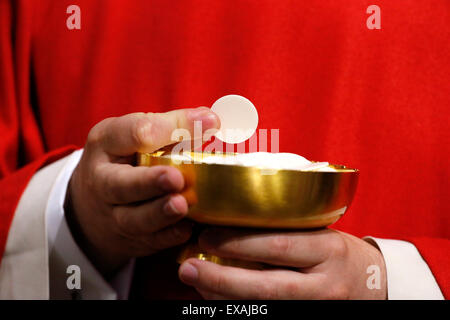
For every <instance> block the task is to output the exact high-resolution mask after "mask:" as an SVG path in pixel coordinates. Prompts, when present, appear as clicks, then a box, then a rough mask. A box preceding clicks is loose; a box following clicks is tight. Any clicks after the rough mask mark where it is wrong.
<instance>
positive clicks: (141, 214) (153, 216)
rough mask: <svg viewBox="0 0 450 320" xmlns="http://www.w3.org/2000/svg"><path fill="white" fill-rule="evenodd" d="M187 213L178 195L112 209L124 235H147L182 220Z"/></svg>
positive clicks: (185, 203)
mask: <svg viewBox="0 0 450 320" xmlns="http://www.w3.org/2000/svg"><path fill="white" fill-rule="evenodd" d="M187 212H188V205H187V202H186V199H185V198H184V197H183V196H182V195H180V194H174V195H169V196H166V197H163V198H158V199H156V200H153V201H148V202H145V203H143V204H140V205H124V206H116V207H114V208H113V211H112V214H113V217H114V219H115V221H116V223H117V226H118V228H119V229H120V231H121V232H122V233H123V234H124V235H130V236H135V235H148V234H150V233H153V232H156V231H159V230H161V229H164V228H166V227H168V226H170V225H172V224H174V223H176V222H177V221H179V220H181V219H183V218H184V217H185V216H186V214H187Z"/></svg>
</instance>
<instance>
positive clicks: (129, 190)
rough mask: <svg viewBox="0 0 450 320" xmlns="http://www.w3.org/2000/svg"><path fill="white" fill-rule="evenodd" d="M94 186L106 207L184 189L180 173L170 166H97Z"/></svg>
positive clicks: (113, 164) (106, 164) (107, 164)
mask: <svg viewBox="0 0 450 320" xmlns="http://www.w3.org/2000/svg"><path fill="white" fill-rule="evenodd" d="M94 183H95V184H97V190H102V192H101V196H102V197H103V199H104V200H105V201H106V202H107V203H109V204H126V203H131V202H137V201H144V200H148V199H151V198H155V197H158V196H161V195H163V194H167V193H172V192H180V191H181V190H182V189H183V187H184V178H183V175H182V174H181V172H180V171H179V170H178V169H176V168H174V167H171V166H152V167H145V166H142V167H133V166H131V165H128V164H116V163H104V164H101V165H99V166H98V170H97V172H96V177H95V179H94Z"/></svg>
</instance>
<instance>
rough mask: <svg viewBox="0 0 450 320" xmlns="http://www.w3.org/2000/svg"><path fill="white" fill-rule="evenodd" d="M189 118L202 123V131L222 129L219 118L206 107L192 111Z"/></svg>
mask: <svg viewBox="0 0 450 320" xmlns="http://www.w3.org/2000/svg"><path fill="white" fill-rule="evenodd" d="M189 117H190V118H191V120H192V121H201V122H202V131H205V130H208V129H212V128H219V127H220V120H219V117H218V116H217V115H216V114H215V113H214V112H212V111H211V109H209V108H206V107H200V108H197V109H194V110H192V111H191V112H190V114H189Z"/></svg>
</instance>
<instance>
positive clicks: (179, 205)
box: [165, 195, 187, 214]
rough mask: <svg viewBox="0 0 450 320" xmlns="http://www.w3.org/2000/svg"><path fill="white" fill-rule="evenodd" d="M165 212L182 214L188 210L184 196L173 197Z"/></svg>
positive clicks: (168, 202)
mask: <svg viewBox="0 0 450 320" xmlns="http://www.w3.org/2000/svg"><path fill="white" fill-rule="evenodd" d="M165 210H166V211H168V212H169V213H174V214H182V213H184V212H185V211H186V210H187V205H186V200H185V199H184V197H183V196H182V195H175V196H172V197H171V198H170V199H169V201H167V203H166V205H165Z"/></svg>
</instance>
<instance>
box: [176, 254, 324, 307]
mask: <svg viewBox="0 0 450 320" xmlns="http://www.w3.org/2000/svg"><path fill="white" fill-rule="evenodd" d="M178 274H179V277H180V279H181V281H183V282H184V283H186V284H188V285H191V286H194V287H196V288H198V290H201V291H203V292H210V293H213V294H217V295H219V296H225V297H227V298H230V299H263V300H270V299H307V298H311V297H313V296H314V295H315V294H317V292H316V291H317V288H319V287H320V284H321V278H320V275H318V274H309V275H305V274H302V273H299V272H296V271H290V270H283V269H274V270H263V271H261V270H250V269H241V268H235V267H229V266H222V265H218V264H215V263H213V262H209V261H203V260H199V259H193V258H191V259H188V260H186V261H185V262H183V264H182V265H181V266H180V269H179V271H178Z"/></svg>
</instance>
